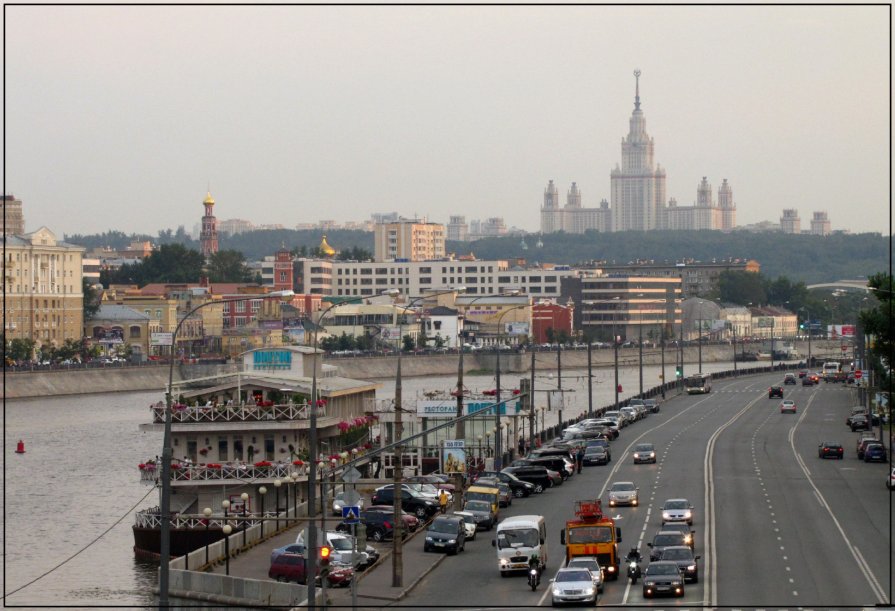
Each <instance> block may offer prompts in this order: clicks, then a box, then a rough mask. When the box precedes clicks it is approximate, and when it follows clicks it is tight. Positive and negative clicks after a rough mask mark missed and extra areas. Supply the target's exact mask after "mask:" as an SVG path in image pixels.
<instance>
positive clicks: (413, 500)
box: [372, 487, 439, 520]
mask: <svg viewBox="0 0 895 611" xmlns="http://www.w3.org/2000/svg"><path fill="white" fill-rule="evenodd" d="M394 493H395V491H394V488H388V487H384V488H380V489H379V490H376V491H375V492H374V493H373V499H372V504H373V505H392V504H393V503H394V502H395V494H394ZM401 508H402V509H403V510H404V511H409V512H410V513H412V514H414V515H415V516H416V517H417V518H419V519H420V520H424V519H428V518H429V517H431V516H432V515H433V514H434V513H435V512H436V511H438V509H439V508H438V501H436V500H433V499H429V498H425V497H422V496H419V495H417V494H415V493H413V492H411V491H410V490H407V489H403V490H401Z"/></svg>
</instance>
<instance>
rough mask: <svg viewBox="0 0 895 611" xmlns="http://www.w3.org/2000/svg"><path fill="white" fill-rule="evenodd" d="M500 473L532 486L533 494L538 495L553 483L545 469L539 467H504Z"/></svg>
mask: <svg viewBox="0 0 895 611" xmlns="http://www.w3.org/2000/svg"><path fill="white" fill-rule="evenodd" d="M502 473H509V474H510V475H512V476H514V477H518V478H519V479H520V480H522V481H523V482H528V483H530V484H531V485H532V486H534V490H533V492H534V493H536V494H540V493H542V492H544V490H546V489H547V488H550V487H551V486H552V485H553V483H552V481H551V479H550V474H549V473H548V472H547V468H546V467H542V466H540V465H524V466H518V467H505V468H504V469H503V471H502Z"/></svg>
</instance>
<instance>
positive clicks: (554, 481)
mask: <svg viewBox="0 0 895 611" xmlns="http://www.w3.org/2000/svg"><path fill="white" fill-rule="evenodd" d="M547 475H548V476H549V477H550V487H551V488H552V487H553V486H562V483H563V482H564V481H566V477H568V476H567V475H564V474H561V473H560V472H559V471H554V470H553V469H550V468H548V469H547Z"/></svg>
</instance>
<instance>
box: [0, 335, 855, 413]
mask: <svg viewBox="0 0 895 611" xmlns="http://www.w3.org/2000/svg"><path fill="white" fill-rule="evenodd" d="M802 344H804V345H802ZM796 349H797V350H798V351H799V352H800V353H801V354H807V352H808V348H807V342H797V343H796ZM732 351H733V348H732V346H730V345H727V344H712V345H704V346H703V347H702V360H703V361H704V362H706V363H713V362H720V361H726V360H730V358H731V355H732ZM812 354H813V355H814V356H815V357H817V358H822V357H827V356H835V355H839V354H841V346H840V342H838V341H827V340H824V341H814V342H812ZM534 355H535V367H536V368H537V369H538V370H539V371H547V372H549V371H555V370H556V369H557V368H558V362H557V356H556V352H546V351H545V352H535V353H534ZM678 358H679V352H678V350H677V349H675V348H666V350H665V363H666V365H667V366H668V367H669V368H671V369H672V370H673V368H674V365H675V363H676V362H677V360H678ZM496 359H497V355H496V354H495V353H493V352H490V353H470V354H466V355H465V356H464V359H463V370H464V372H466V373H470V372H475V371H494V370H495V368H496V365H497V363H496ZM618 360H619V366H620V367H631V366H635V365H637V364H638V363H639V360H640V353H639V350H638V349H637V348H622V349H620V350H619V356H618ZM327 362H328V363H330V364H332V365H336V366H338V367H339V369H340V371H341V375H343V376H345V377H348V378H354V379H359V380H373V379H382V378H388V377H391V376H394V375H395V370H396V367H397V358H396V357H394V356H391V357H352V358H338V359H332V360H327ZM661 362H662V351H661V350H660V349H658V348H644V350H643V363H644V364H649V365H657V364H659V363H661ZM698 362H699V349H698V348H697V347H695V346H688V347H687V348H685V349H684V364H685V366H686V367H685V369H686V370H687V372H688V373H690V372H691V371H692V365H693V364H694V363H698ZM592 363H593V367H594V368H598V369H599V368H606V367H613V366H614V354H613V351H612V350H608V349H602V350H594V351H593V355H592ZM457 367H458V360H457V355H456V354H448V355H425V356H416V355H413V356H404V357H402V360H401V375H402V376H404V377H424V376H444V375H451V374H455V373H456V372H457ZM586 367H587V351H586V350H564V351H563V352H562V368H563V369H564V370H565V369H584V368H586ZM500 368H501V371H502V372H504V373H523V372H526V371H529V370H530V369H531V353H517V352H505V353H501V355H500ZM235 371H236V365H233V364H229V365H194V364H179V365H177V366H176V367H175V368H174V380H175V382H176V381H180V380H189V379H194V378H201V377H208V376H213V375H220V374H224V373H233V372H235ZM4 377H5V380H4V387H3V393H4V396H5V397H6V398H7V399H24V398H34V397H49V396H60V395H82V394H93V393H106V392H108V393H114V392H134V391H157V392H159V393H160V394H161V393H164V391H165V387H166V386H167V384H168V367H167V366H165V365H158V366H152V367H114V368H108V369H77V370H51V371H34V372H30V371H23V372H10V371H7V372H5V376H4Z"/></svg>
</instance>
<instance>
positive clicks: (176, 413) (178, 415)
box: [149, 402, 326, 424]
mask: <svg viewBox="0 0 895 611" xmlns="http://www.w3.org/2000/svg"><path fill="white" fill-rule="evenodd" d="M149 409H151V410H152V421H153V422H154V423H155V424H162V423H164V422H165V405H164V404H163V403H161V402H160V403H156V404H155V405H151V406H150V407H149ZM311 409H312V408H311V406H310V405H308V404H307V403H300V404H298V403H287V404H284V405H272V406H269V407H260V406H258V405H255V404H247V405H235V406H218V407H211V406H202V407H190V406H187V405H182V404H180V403H177V404H175V405H174V406H173V407H172V411H171V422H175V423H194V422H271V421H274V422H276V421H290V420H309V419H310V418H311ZM316 416H317V417H318V418H325V417H326V405H325V404H324V405H319V406H317V408H316Z"/></svg>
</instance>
